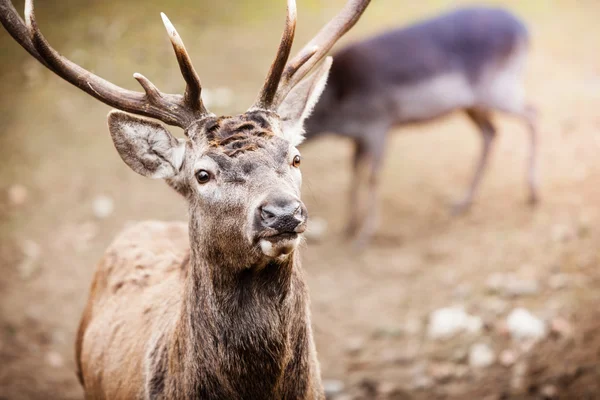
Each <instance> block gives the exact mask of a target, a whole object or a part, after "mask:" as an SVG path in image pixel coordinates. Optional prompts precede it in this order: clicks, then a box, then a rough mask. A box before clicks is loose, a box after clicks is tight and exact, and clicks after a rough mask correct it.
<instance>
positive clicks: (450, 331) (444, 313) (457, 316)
mask: <svg viewBox="0 0 600 400" xmlns="http://www.w3.org/2000/svg"><path fill="white" fill-rule="evenodd" d="M482 328H483V321H482V320H481V318H479V317H475V316H472V315H469V314H467V313H466V312H465V310H464V309H463V308H461V307H447V308H440V309H438V310H436V311H434V312H433V313H431V315H430V317H429V326H428V329H427V336H428V337H429V338H430V339H434V340H435V339H448V338H451V337H452V336H454V335H456V334H458V333H460V332H469V333H479V332H481V329H482Z"/></svg>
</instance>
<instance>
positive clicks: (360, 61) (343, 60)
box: [305, 7, 538, 246]
mask: <svg viewBox="0 0 600 400" xmlns="http://www.w3.org/2000/svg"><path fill="white" fill-rule="evenodd" d="M528 41H529V39H528V33H527V30H526V28H525V26H524V25H523V23H522V22H521V21H519V20H518V19H517V18H516V17H515V16H513V15H512V14H510V13H509V12H507V11H504V10H502V9H494V8H483V7H475V8H465V9H459V10H456V11H453V12H449V13H447V14H444V15H441V16H438V17H436V18H433V19H430V20H427V21H423V22H420V23H417V24H415V25H412V26H409V27H407V28H403V29H397V30H393V31H389V32H385V33H383V34H380V35H378V36H375V37H372V38H369V39H366V40H363V41H360V42H357V43H354V44H351V45H348V46H347V47H345V48H343V49H341V50H340V51H338V52H337V53H336V54H335V55H334V62H333V66H332V67H331V72H330V74H329V79H328V84H327V87H326V88H325V90H324V92H323V94H322V96H321V97H320V100H319V102H318V103H317V105H316V106H315V108H314V110H313V113H312V114H311V116H310V117H309V118H308V119H307V120H306V123H305V128H306V139H307V140H308V139H311V138H314V137H318V136H320V135H321V134H323V133H335V134H339V135H342V136H345V137H348V138H351V139H352V140H353V142H354V159H353V169H354V175H355V178H354V180H353V183H352V187H351V192H350V202H349V204H350V218H349V222H348V226H347V232H348V234H350V235H355V240H356V244H357V245H358V246H361V245H364V244H365V243H366V242H368V240H369V239H370V237H371V236H372V234H373V233H374V231H375V229H376V219H377V186H378V181H379V178H378V176H379V172H380V169H381V166H382V161H383V158H384V152H385V146H386V139H387V138H386V137H387V134H388V132H389V131H390V129H392V128H394V127H398V126H402V125H406V124H409V123H417V122H426V121H431V120H433V119H435V118H438V117H441V116H443V115H446V114H448V113H450V112H453V111H457V110H461V111H464V112H465V114H466V115H467V117H468V118H469V119H470V120H471V121H472V122H473V123H474V124H475V126H476V127H477V129H478V130H479V132H480V133H481V137H482V139H483V140H482V149H481V156H480V158H479V161H478V162H477V164H476V166H475V171H474V174H473V178H472V181H471V184H470V187H469V189H468V190H467V192H466V194H465V195H464V197H463V198H462V199H461V200H460V201H459V202H458V203H456V205H455V206H454V211H455V212H456V213H460V212H464V211H466V210H467V209H468V208H469V207H470V206H471V204H472V202H473V198H474V196H475V194H476V192H477V190H478V187H479V184H480V182H481V179H482V176H483V173H484V171H485V168H486V165H487V163H488V158H489V154H490V152H491V150H492V146H493V143H494V138H495V136H496V128H495V126H494V123H493V120H492V114H493V113H494V112H502V113H506V114H509V115H512V116H515V117H517V118H519V119H521V120H523V121H524V122H525V123H526V124H527V127H528V130H529V141H530V150H529V159H528V163H527V164H528V167H527V180H528V185H529V202H530V203H531V204H535V203H536V202H537V200H538V193H537V192H538V189H537V181H536V171H535V158H536V140H537V139H536V136H537V134H536V118H535V116H536V114H535V111H534V109H533V107H531V106H530V105H528V104H527V103H526V102H525V92H524V89H523V84H522V77H523V70H524V65H525V57H526V55H527V52H528ZM365 181H366V182H365ZM364 183H366V186H367V199H366V201H364V198H363V197H364V196H360V193H359V190H360V186H361V184H364Z"/></svg>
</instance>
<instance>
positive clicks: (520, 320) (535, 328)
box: [506, 308, 547, 340]
mask: <svg viewBox="0 0 600 400" xmlns="http://www.w3.org/2000/svg"><path fill="white" fill-rule="evenodd" d="M506 326H507V328H508V332H509V333H510V335H511V337H512V338H513V339H516V340H523V339H535V340H539V339H543V338H544V337H546V334H547V328H546V324H545V322H544V321H542V320H541V319H539V318H537V317H536V316H535V315H533V314H531V313H530V312H529V311H527V310H526V309H524V308H516V309H514V310H513V311H512V312H511V313H510V314H509V316H508V317H507V318H506Z"/></svg>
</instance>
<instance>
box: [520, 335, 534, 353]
mask: <svg viewBox="0 0 600 400" xmlns="http://www.w3.org/2000/svg"><path fill="white" fill-rule="evenodd" d="M536 343H537V339H531V338H530V339H522V340H521V341H519V350H521V353H523V354H526V353H529V352H531V350H533V348H534V347H535V345H536Z"/></svg>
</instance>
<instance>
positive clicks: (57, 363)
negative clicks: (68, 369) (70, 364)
mask: <svg viewBox="0 0 600 400" xmlns="http://www.w3.org/2000/svg"><path fill="white" fill-rule="evenodd" d="M46 362H47V363H48V365H50V366H51V367H54V368H60V367H62V366H63V365H64V364H65V360H64V359H63V356H61V355H60V353H58V352H56V351H50V352H48V354H46Z"/></svg>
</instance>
